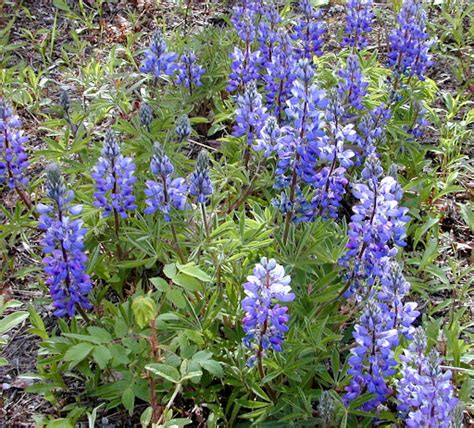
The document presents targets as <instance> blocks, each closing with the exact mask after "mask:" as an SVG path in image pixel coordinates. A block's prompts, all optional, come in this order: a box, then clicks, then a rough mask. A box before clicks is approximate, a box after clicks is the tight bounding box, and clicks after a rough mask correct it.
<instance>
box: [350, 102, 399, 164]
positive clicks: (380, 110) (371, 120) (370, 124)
mask: <svg viewBox="0 0 474 428" xmlns="http://www.w3.org/2000/svg"><path fill="white" fill-rule="evenodd" d="M391 116H392V113H391V111H390V109H389V108H386V107H385V105H384V104H380V105H379V106H377V107H375V108H374V109H373V110H371V111H370V112H369V113H368V114H366V115H365V116H363V117H362V120H361V121H360V123H359V125H358V130H359V132H360V133H361V138H360V139H358V140H357V144H358V146H359V147H360V148H361V149H362V156H360V157H359V159H358V161H360V160H361V159H362V158H365V157H367V156H368V155H369V154H371V153H374V151H375V147H376V143H377V141H379V140H381V139H382V138H383V136H384V134H385V126H384V125H385V124H386V123H387V122H388V120H389V119H390V118H391Z"/></svg>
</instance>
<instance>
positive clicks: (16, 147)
mask: <svg viewBox="0 0 474 428" xmlns="http://www.w3.org/2000/svg"><path fill="white" fill-rule="evenodd" d="M27 141H28V137H25V136H24V135H23V134H22V131H21V120H20V118H19V117H18V116H17V115H16V114H15V113H14V111H13V108H12V106H11V105H10V104H9V103H8V102H7V101H6V100H3V99H1V98H0V184H2V183H7V184H8V187H9V188H10V189H14V188H15V187H17V186H27V185H28V178H27V177H26V168H27V167H28V165H29V163H28V155H27V154H26V151H25V148H24V144H25V143H26V142H27Z"/></svg>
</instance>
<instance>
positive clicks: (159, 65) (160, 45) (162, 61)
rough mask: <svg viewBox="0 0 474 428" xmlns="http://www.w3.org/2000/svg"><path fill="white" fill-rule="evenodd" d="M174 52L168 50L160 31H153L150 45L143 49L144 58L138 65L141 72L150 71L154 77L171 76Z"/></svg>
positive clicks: (173, 70) (175, 66) (175, 55)
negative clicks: (140, 64)
mask: <svg viewBox="0 0 474 428" xmlns="http://www.w3.org/2000/svg"><path fill="white" fill-rule="evenodd" d="M176 58H177V54H176V53H175V52H168V48H167V47H166V42H165V39H164V38H163V35H162V34H161V32H160V31H155V32H154V33H153V36H152V39H151V43H150V47H149V48H148V49H147V50H146V51H145V59H144V60H143V64H142V66H141V67H140V71H141V72H142V73H151V74H153V75H154V76H155V77H161V76H162V75H167V76H172V75H173V74H174V72H175V71H176V68H177V65H176Z"/></svg>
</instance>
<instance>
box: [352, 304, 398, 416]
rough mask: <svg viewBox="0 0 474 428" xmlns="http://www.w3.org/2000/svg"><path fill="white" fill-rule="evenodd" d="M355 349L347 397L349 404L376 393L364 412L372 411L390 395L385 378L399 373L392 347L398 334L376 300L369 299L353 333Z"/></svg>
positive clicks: (364, 406) (396, 342) (364, 408)
mask: <svg viewBox="0 0 474 428" xmlns="http://www.w3.org/2000/svg"><path fill="white" fill-rule="evenodd" d="M353 336H354V339H355V341H356V347H354V348H352V349H351V354H352V356H351V357H350V358H349V366H350V368H349V370H348V371H347V372H348V373H349V374H351V375H352V380H351V382H350V384H349V385H348V386H347V387H346V391H347V394H346V395H345V396H344V401H345V403H346V404H348V403H349V402H351V401H353V400H355V399H356V398H357V397H359V396H360V395H362V394H364V393H371V394H375V397H374V398H372V399H370V400H369V401H367V402H365V403H364V404H363V405H362V406H361V409H362V410H364V411H370V410H372V409H374V408H376V407H377V406H378V405H379V404H381V403H383V402H384V401H385V400H386V398H387V396H388V395H389V394H390V392H391V391H390V388H389V387H388V386H387V383H386V378H388V377H389V376H392V375H393V374H395V373H396V371H395V370H394V367H395V366H396V364H397V363H396V361H395V360H394V354H393V348H394V347H395V346H396V345H397V344H398V332H397V330H396V329H394V328H392V322H391V318H390V314H389V313H388V312H387V311H386V310H384V307H383V306H381V305H379V303H378V302H377V301H376V300H374V299H369V300H368V302H367V304H366V306H365V309H364V312H363V313H362V315H361V316H360V320H359V322H358V323H357V324H356V325H355V327H354V332H353Z"/></svg>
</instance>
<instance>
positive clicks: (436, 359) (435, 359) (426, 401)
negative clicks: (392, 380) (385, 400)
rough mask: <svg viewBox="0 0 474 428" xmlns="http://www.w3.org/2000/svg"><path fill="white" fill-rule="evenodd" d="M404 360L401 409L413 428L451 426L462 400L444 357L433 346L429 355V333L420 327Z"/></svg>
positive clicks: (398, 391) (400, 392) (407, 424)
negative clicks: (459, 402) (444, 363)
mask: <svg viewBox="0 0 474 428" xmlns="http://www.w3.org/2000/svg"><path fill="white" fill-rule="evenodd" d="M413 336H414V338H413V342H412V343H410V345H409V346H408V349H406V350H405V351H404V355H402V356H401V357H400V359H401V360H402V368H401V374H402V378H401V379H400V381H399V382H398V385H397V401H398V402H399V404H398V410H399V412H400V414H401V416H402V418H403V420H404V422H405V424H406V426H407V427H410V428H418V427H430V428H443V427H450V426H451V422H452V416H453V413H454V412H455V408H456V406H457V403H458V400H457V398H456V397H455V396H454V387H453V385H452V383H451V372H450V371H449V370H448V371H445V372H443V369H442V368H441V358H440V355H439V353H438V351H436V349H432V350H431V352H430V353H429V354H428V355H427V356H426V355H425V352H426V336H425V334H424V332H423V329H422V328H421V327H419V328H418V329H417V330H416V331H415V333H414V334H413Z"/></svg>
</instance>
